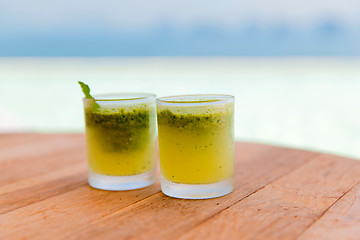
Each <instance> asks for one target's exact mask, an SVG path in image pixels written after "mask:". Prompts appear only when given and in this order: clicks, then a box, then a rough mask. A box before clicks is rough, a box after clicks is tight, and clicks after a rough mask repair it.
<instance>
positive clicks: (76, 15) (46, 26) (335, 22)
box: [0, 0, 360, 56]
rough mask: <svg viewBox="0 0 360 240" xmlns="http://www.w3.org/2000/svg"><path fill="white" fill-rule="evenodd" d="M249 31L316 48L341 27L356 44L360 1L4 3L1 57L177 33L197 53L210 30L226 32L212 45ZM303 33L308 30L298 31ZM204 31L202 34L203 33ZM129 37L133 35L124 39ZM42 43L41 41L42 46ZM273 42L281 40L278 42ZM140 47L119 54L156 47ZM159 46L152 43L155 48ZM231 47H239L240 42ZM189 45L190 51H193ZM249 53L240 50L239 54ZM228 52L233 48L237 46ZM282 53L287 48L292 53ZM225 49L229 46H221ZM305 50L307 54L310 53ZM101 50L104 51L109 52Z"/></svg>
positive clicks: (172, 41)
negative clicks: (321, 36) (318, 33)
mask: <svg viewBox="0 0 360 240" xmlns="http://www.w3.org/2000/svg"><path fill="white" fill-rule="evenodd" d="M199 29H200V30H199ZM249 29H250V32H251V31H254V29H255V31H257V32H259V36H258V37H257V39H260V38H261V37H264V36H262V34H265V38H271V36H272V35H274V34H277V35H278V34H284V32H285V34H286V33H288V32H290V34H288V35H289V36H290V39H292V40H287V41H288V43H286V44H290V45H291V44H295V41H296V39H303V41H308V42H309V46H310V45H311V46H312V45H313V46H312V47H311V46H310V48H314V49H315V48H316V46H317V45H319V44H320V43H318V42H319V41H320V42H321V39H320V40H319V39H313V38H314V37H313V38H311V37H310V40H309V34H310V35H311V34H313V35H314V34H315V35H316V33H314V32H316V31H324V29H325V31H328V32H329V31H330V32H331V31H332V32H336V31H338V30H339V29H340V30H339V31H338V33H337V34H338V35H340V34H341V35H342V37H341V38H342V39H340V40H337V42H336V43H334V44H338V45H339V44H342V45H344V47H345V45H349V44H350V45H349V46H352V44H353V43H349V42H348V41H350V42H351V38H353V39H354V38H356V39H357V37H358V35H360V1H359V0H342V1H340V0H302V1H289V0H251V1H241V0H240V1H239V0H222V1H205V0H197V1H193V0H183V1H168V0H152V1H147V0H131V1H114V0H103V1H98V0H97V1H95V0H86V1H85V0H77V1H76V0H75V1H74V0H62V1H60V0H54V1H48V0H32V1H30V0H0V43H2V45H3V49H0V56H1V55H3V56H7V55H9V56H11V55H21V53H22V52H21V51H23V54H24V55H31V54H34V52H32V51H31V48H33V49H35V50H36V49H38V48H41V46H40V45H42V46H48V45H49V48H46V49H42V51H39V52H42V53H43V54H44V55H46V53H48V55H51V54H52V53H54V55H56V54H59V53H61V51H63V52H64V51H65V52H66V49H65V48H64V50H61V49H62V48H61V44H60V43H61V42H62V43H64V42H66V43H69V47H68V49H67V50H68V51H69V52H71V51H73V50H74V49H75V50H76V49H77V48H79V44H80V42H81V41H83V40H84V39H86V38H92V39H95V40H94V41H95V42H96V43H94V44H95V45H97V46H98V45H99V44H100V45H103V46H104V45H107V43H108V42H109V41H110V42H112V41H118V42H119V43H121V44H129V42H130V43H131V42H135V43H136V44H138V45H140V46H141V45H144V44H145V45H146V43H149V41H150V42H151V40H152V41H153V42H155V43H156V42H159V41H160V42H161V41H163V40H164V34H165V35H166V36H168V35H169V34H170V35H172V36H171V39H168V40H166V41H165V45H166V46H167V45H168V46H167V49H170V48H171V45H175V46H176V45H177V41H180V40H181V39H182V38H185V39H190V40H187V41H188V44H187V45H186V46H185V45H184V46H180V48H183V49H184V51H183V52H185V53H186V52H188V54H190V55H191V52H192V51H193V50H191V49H190V48H191V46H194V47H193V48H197V47H196V46H197V45H196V42H198V41H204V37H203V36H204V31H205V37H206V38H209V36H208V35H209V32H210V35H211V34H212V35H216V37H217V36H220V37H221V39H222V40H221V41H219V40H216V39H215V38H216V37H215V36H210V38H211V39H210V41H209V42H214V41H216V42H217V43H218V44H223V45H225V44H229V43H228V42H229V41H230V42H233V41H239V39H240V37H239V36H229V34H234V33H235V34H237V33H239V32H244V31H245V32H246V31H248V30H249ZM319 29H320V30H319ZM269 31H270V32H272V33H271V34H270V36H269V35H267V34H269ZM164 32H165V33H164ZM299 33H300V34H302V35H301V36H298V35H296V34H299ZM206 34H207V35H206ZM199 35H201V36H200V37H199ZM315 35H314V36H315ZM166 36H165V38H166ZM354 36H355V37H354ZM99 37H100V38H101V37H102V39H99ZM315 38H316V37H315ZM44 39H45V40H44ZM46 39H48V40H46ZM97 39H99V40H97ZM124 39H130V40H128V41H125V42H124V41H123V40H124ZM154 39H155V40H154ZM214 39H215V40H214ZM242 39H243V37H241V39H240V40H241V41H240V42H241V43H243V42H242ZM39 41H40V42H41V43H37V42H39ZM251 41H253V40H251ZM269 41H270V42H271V41H277V40H271V39H270V40H269ZM55 42H58V43H59V44H54V46H52V45H51V43H55ZM313 42H314V43H313ZM136 44H135V45H134V46H130V47H129V49H130V50H129V51H128V52H127V53H126V51H124V49H118V50H116V49H114V51H115V52H116V51H118V53H119V55H121V53H124V54H125V55H132V54H135V55H136V54H139V55H141V54H142V53H143V55H147V54H150V55H151V51H150V53H147V52H146V51H144V50H138V51H137V52H136V49H137V48H138V46H137V45H136ZM153 44H154V43H149V44H148V45H149V46H148V47H151V46H153ZM214 44H215V43H214ZM260 44H263V43H260ZM18 45H21V47H19V46H18ZM95 45H92V46H91V47H89V49H90V48H93V46H95ZM209 45H210V46H209V49H208V50H206V49H204V51H203V52H205V53H206V51H209V52H210V53H211V48H214V46H213V44H209ZM229 45H231V44H229ZM261 46H262V45H261ZM230 47H231V48H233V47H232V45H231V46H230ZM355 47H356V46H355ZM4 48H6V49H4ZM55 48H58V50H56V49H55ZM80 48H81V46H80ZM156 48H159V46H154V49H156ZM254 48H256V46H255V47H254ZM89 49H88V50H86V49H83V50H82V51H80V52H78V54H80V55H81V54H82V53H81V52H83V53H84V52H86V51H89ZM131 49H133V50H135V51H133V50H131ZM186 49H187V50H188V51H185V50H186ZM344 49H345V48H344ZM344 49H343V50H341V51H339V53H341V52H343V53H345V52H347V54H349V53H351V52H354V53H356V52H357V51H358V49H353V48H352V47H351V49H348V50H344ZM40 50H41V49H40ZM160 50H161V51H163V52H164V53H165V55H166V52H173V53H174V54H175V55H176V54H179V53H180V55H181V52H182V50H179V51H178V52H176V51H170V50H166V49H165V50H164V49H160ZM280 50H281V49H280ZM305 50H306V49H305ZM305 50H304V51H305ZM353 50H354V51H353ZM132 51H133V52H132ZM161 51H160V52H161ZM241 51H243V50H241ZM241 51H240V50H239V53H241ZM359 51H360V50H359ZM75 52H76V51H75ZM90 52H91V51H90ZM107 52H110V51H104V52H103V54H105V55H106V53H107ZM193 52H196V51H193ZM224 52H227V51H224ZM228 52H230V48H229V50H228ZM243 52H244V51H243ZM270 52H271V51H270ZM280 52H281V51H280ZM282 52H283V53H286V51H284V50H282ZM309 52H311V51H309ZM325 52H326V51H325ZM200 53H201V52H200ZM218 53H221V51H220V50H219V52H218ZM304 53H305V54H306V51H305V52H304ZM94 54H95V55H96V54H97V53H94ZM99 54H100V55H101V53H99ZM197 54H199V52H198V53H197ZM40 55H41V54H40ZM70 55H71V54H70ZM90 55H91V54H90ZM170 55H171V54H170ZM195 55H196V54H195ZM205 55H206V54H205ZM215 55H216V54H215ZM345 55H346V54H345ZM350 55H351V54H350Z"/></svg>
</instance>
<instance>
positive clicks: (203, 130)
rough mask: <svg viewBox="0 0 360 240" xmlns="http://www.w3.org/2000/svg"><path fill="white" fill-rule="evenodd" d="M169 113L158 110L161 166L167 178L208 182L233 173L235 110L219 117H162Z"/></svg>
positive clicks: (185, 182) (175, 115) (180, 181)
mask: <svg viewBox="0 0 360 240" xmlns="http://www.w3.org/2000/svg"><path fill="white" fill-rule="evenodd" d="M166 117H169V116H168V115H167V114H159V112H158V121H159V126H158V135H159V147H160V149H159V153H160V166H161V174H162V176H163V177H164V178H166V179H167V180H169V181H171V182H175V183H183V184H208V183H215V182H219V181H222V180H225V179H228V178H230V177H232V176H233V172H234V141H233V126H232V124H233V121H232V115H231V112H230V113H229V114H227V115H226V116H224V117H222V116H221V114H220V115H218V116H217V117H215V118H212V117H213V116H210V115H201V116H199V115H193V114H191V115H186V114H185V115H181V114H173V116H170V118H168V120H164V119H162V118H166ZM190 119H191V120H190ZM192 119H195V121H192ZM219 119H220V120H219ZM218 120H219V121H218ZM172 121H176V123H173V122H172ZM189 121H190V123H188V122H189Z"/></svg>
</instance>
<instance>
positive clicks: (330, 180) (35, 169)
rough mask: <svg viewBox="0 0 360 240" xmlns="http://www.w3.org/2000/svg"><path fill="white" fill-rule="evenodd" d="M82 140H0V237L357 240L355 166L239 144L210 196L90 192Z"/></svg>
mask: <svg viewBox="0 0 360 240" xmlns="http://www.w3.org/2000/svg"><path fill="white" fill-rule="evenodd" d="M85 159H86V157H85V139H84V136H83V135H80V134H52V135H40V134H2V135H0V170H1V171H0V172H1V174H0V239H2V240H3V239H52V240H53V239H302V240H303V239H327V240H328V239H342V240H343V239H360V184H359V182H360V161H356V160H352V159H347V158H343V157H338V156H333V155H328V154H321V153H314V152H308V151H301V150H295V149H289V148H282V147H274V146H268V145H260V144H253V143H236V164H235V165H236V176H235V181H236V182H235V183H236V187H235V191H234V192H233V193H232V194H230V195H227V196H224V197H221V198H216V199H211V200H180V199H174V198H170V197H167V196H165V195H164V194H162V193H161V191H160V186H159V183H157V184H155V185H153V186H151V187H148V188H145V189H141V190H134V191H125V192H110V191H101V190H97V189H94V188H91V187H90V186H88V184H87V176H86V172H87V171H86V169H87V168H86V160H85Z"/></svg>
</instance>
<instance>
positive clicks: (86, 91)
mask: <svg viewBox="0 0 360 240" xmlns="http://www.w3.org/2000/svg"><path fill="white" fill-rule="evenodd" d="M78 83H79V84H80V86H81V89H82V91H83V93H84V94H85V98H89V99H94V98H93V96H91V95H90V87H89V86H88V85H87V84H85V83H83V82H81V81H78Z"/></svg>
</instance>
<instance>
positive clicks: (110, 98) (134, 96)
mask: <svg viewBox="0 0 360 240" xmlns="http://www.w3.org/2000/svg"><path fill="white" fill-rule="evenodd" d="M92 96H93V97H94V98H93V99H92V98H85V97H83V100H84V101H87V100H89V101H96V102H114V101H117V102H118V101H124V102H125V101H134V100H148V99H152V98H156V95H155V94H153V93H143V92H128V93H125V92H123V93H103V94H94V95H92Z"/></svg>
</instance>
